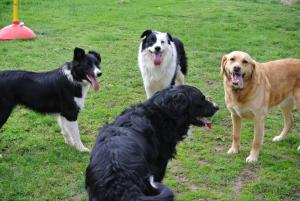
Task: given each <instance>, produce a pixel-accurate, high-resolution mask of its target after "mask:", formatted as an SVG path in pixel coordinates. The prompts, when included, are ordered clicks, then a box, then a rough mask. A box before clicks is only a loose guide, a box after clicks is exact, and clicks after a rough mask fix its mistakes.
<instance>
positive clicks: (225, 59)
mask: <svg viewBox="0 0 300 201" xmlns="http://www.w3.org/2000/svg"><path fill="white" fill-rule="evenodd" d="M226 63H227V55H224V56H223V58H222V60H221V69H220V74H221V75H223V74H224V73H225V65H226Z"/></svg>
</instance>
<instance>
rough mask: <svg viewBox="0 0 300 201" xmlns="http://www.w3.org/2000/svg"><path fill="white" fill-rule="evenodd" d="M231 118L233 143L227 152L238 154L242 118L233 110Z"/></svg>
mask: <svg viewBox="0 0 300 201" xmlns="http://www.w3.org/2000/svg"><path fill="white" fill-rule="evenodd" d="M231 120H232V145H231V148H230V149H229V150H228V152H227V153H228V154H236V153H238V152H239V150H240V139H241V124H242V119H241V117H239V116H238V115H237V114H235V113H233V112H231Z"/></svg>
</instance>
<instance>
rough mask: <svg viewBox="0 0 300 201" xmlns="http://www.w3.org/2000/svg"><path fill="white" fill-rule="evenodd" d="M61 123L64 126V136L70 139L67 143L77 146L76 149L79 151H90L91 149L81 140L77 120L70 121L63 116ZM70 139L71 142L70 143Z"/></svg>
mask: <svg viewBox="0 0 300 201" xmlns="http://www.w3.org/2000/svg"><path fill="white" fill-rule="evenodd" d="M61 123H62V127H63V134H64V137H65V139H66V138H67V139H68V141H67V143H68V144H70V145H72V146H75V147H76V149H78V150H79V151H82V152H90V150H89V149H88V148H86V147H85V146H84V145H83V144H82V142H81V140H80V134H79V128H78V123H77V121H69V120H67V119H66V118H65V117H63V116H61ZM69 140H70V142H71V143H69Z"/></svg>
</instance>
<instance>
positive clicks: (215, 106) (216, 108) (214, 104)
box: [213, 102, 220, 111]
mask: <svg viewBox="0 0 300 201" xmlns="http://www.w3.org/2000/svg"><path fill="white" fill-rule="evenodd" d="M213 106H214V108H215V110H216V111H218V110H219V109H220V108H219V106H218V105H217V104H216V103H214V102H213Z"/></svg>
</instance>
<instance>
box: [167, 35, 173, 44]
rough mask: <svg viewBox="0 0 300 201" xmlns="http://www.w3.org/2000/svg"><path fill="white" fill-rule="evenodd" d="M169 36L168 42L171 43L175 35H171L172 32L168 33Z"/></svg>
mask: <svg viewBox="0 0 300 201" xmlns="http://www.w3.org/2000/svg"><path fill="white" fill-rule="evenodd" d="M167 37H168V43H169V44H170V41H172V42H173V37H172V36H171V34H169V33H167Z"/></svg>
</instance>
